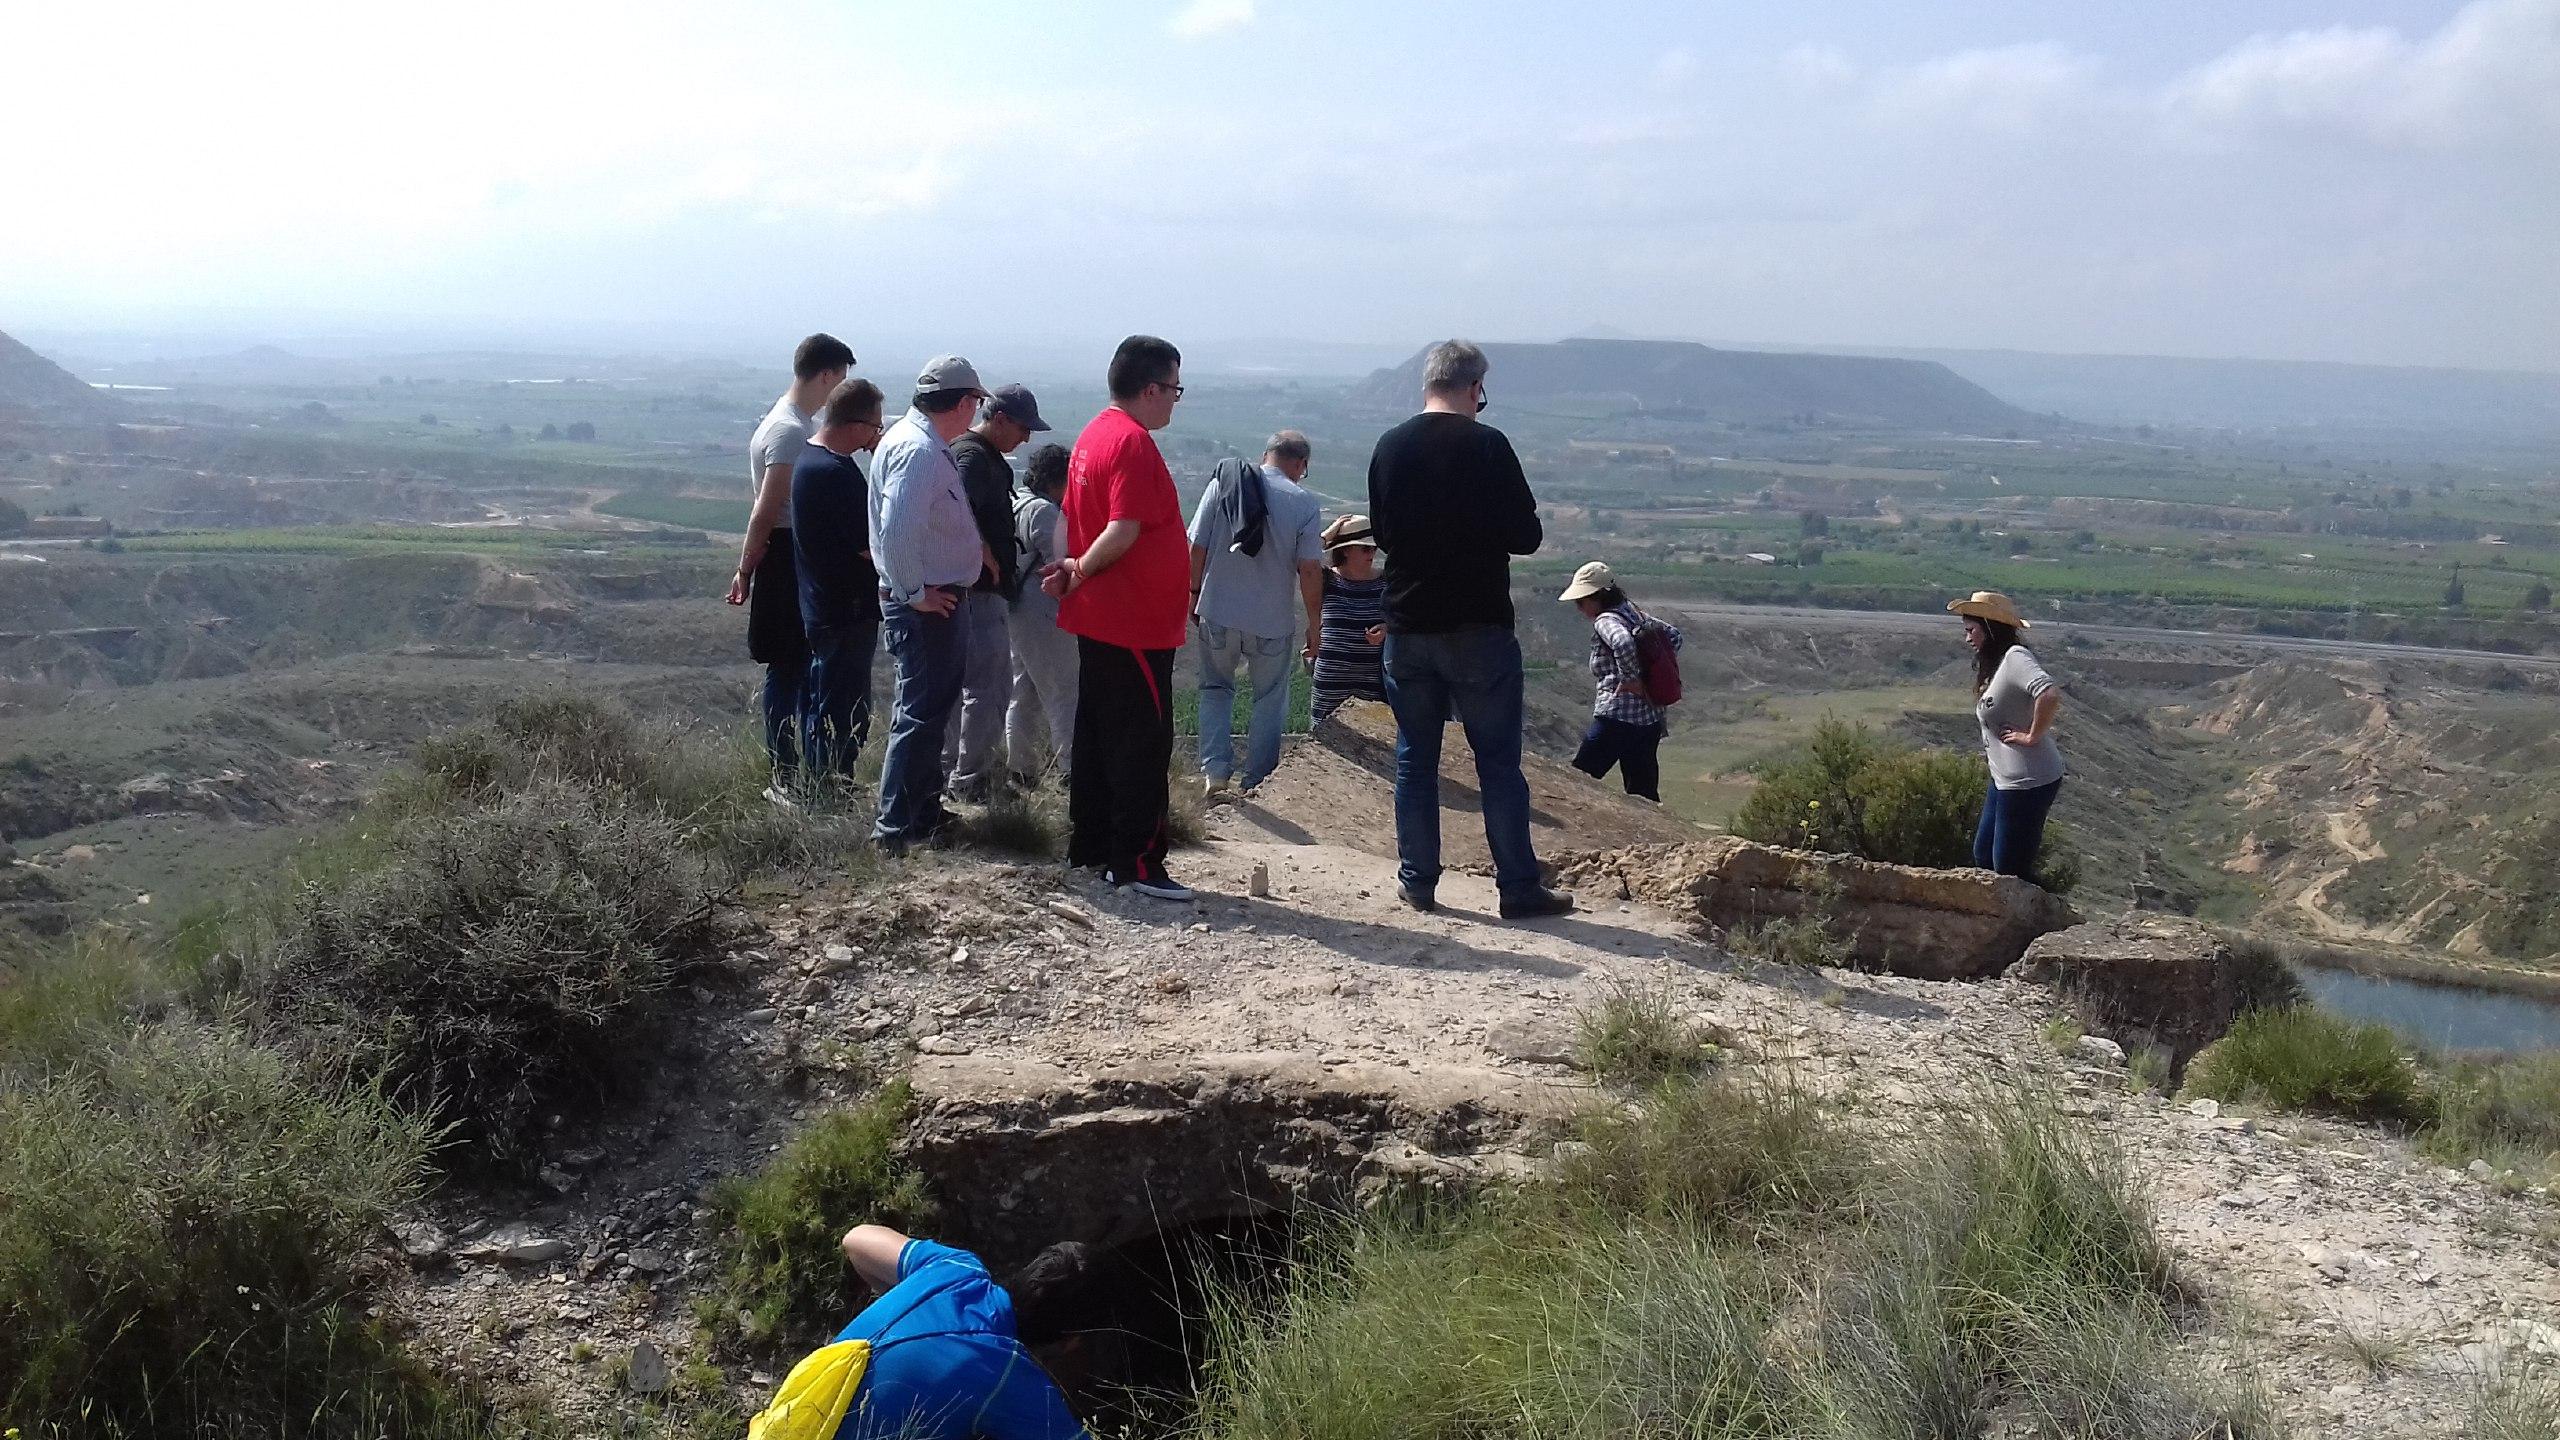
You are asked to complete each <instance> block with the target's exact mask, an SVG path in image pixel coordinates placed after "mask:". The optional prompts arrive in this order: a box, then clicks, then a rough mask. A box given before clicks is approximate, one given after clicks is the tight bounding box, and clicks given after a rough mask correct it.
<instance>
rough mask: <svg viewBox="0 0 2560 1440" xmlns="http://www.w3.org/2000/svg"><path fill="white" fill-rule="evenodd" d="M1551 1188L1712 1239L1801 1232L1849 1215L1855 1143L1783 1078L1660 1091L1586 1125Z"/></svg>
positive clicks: (1677, 1084)
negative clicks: (1731, 1233)
mask: <svg viewBox="0 0 2560 1440" xmlns="http://www.w3.org/2000/svg"><path fill="white" fill-rule="evenodd" d="M1582 1140H1583V1145H1582V1148H1580V1149H1579V1150H1575V1151H1572V1152H1568V1153H1569V1158H1568V1160H1567V1161H1566V1163H1565V1164H1564V1165H1563V1166H1562V1167H1561V1171H1560V1174H1559V1177H1558V1178H1559V1182H1560V1186H1561V1191H1562V1194H1563V1196H1564V1197H1565V1198H1566V1199H1567V1200H1568V1201H1570V1202H1574V1203H1581V1204H1587V1205H1592V1206H1596V1207H1597V1208H1598V1209H1599V1210H1600V1211H1601V1212H1603V1213H1608V1214H1616V1215H1627V1216H1643V1217H1650V1218H1654V1219H1659V1220H1666V1221H1673V1222H1677V1223H1680V1224H1683V1225H1688V1226H1693V1227H1697V1228H1700V1229H1705V1230H1711V1231H1724V1230H1738V1231H1750V1230H1755V1229H1763V1228H1768V1227H1771V1226H1776V1227H1780V1228H1788V1229H1804V1228H1808V1227H1811V1226H1814V1225H1818V1224H1820V1223H1822V1222H1825V1221H1827V1220H1829V1219H1831V1218H1834V1217H1837V1216H1840V1215H1842V1214H1845V1213H1847V1212H1848V1211H1849V1210H1850V1209H1851V1208H1852V1207H1854V1206H1855V1205H1856V1204H1858V1203H1859V1198H1860V1186H1861V1182H1862V1179H1863V1178H1864V1174H1863V1172H1864V1170H1865V1169H1866V1166H1865V1164H1864V1155H1863V1147H1862V1145H1861V1144H1860V1142H1859V1141H1858V1140H1857V1139H1856V1138H1855V1137H1853V1136H1851V1135H1850V1134H1849V1133H1848V1132H1846V1131H1845V1130H1843V1129H1842V1128H1841V1127H1840V1126H1839V1125H1837V1124H1836V1123H1834V1122H1833V1121H1832V1120H1831V1118H1830V1117H1828V1116H1826V1115H1825V1114H1824V1113H1823V1111H1822V1108H1821V1105H1820V1103H1819V1102H1818V1101H1816V1100H1815V1099H1814V1097H1813V1096H1812V1095H1811V1094H1810V1093H1808V1092H1806V1091H1805V1090H1803V1089H1801V1088H1800V1087H1798V1086H1797V1085H1796V1084H1795V1083H1794V1082H1793V1081H1792V1080H1790V1079H1788V1078H1787V1077H1785V1076H1782V1075H1776V1074H1769V1073H1759V1072H1755V1073H1752V1074H1749V1075H1726V1074H1722V1073H1719V1074H1715V1075H1712V1076H1710V1077H1709V1078H1707V1079H1705V1080H1701V1081H1678V1080H1674V1081H1669V1082H1665V1083H1663V1084H1660V1085H1658V1086H1656V1087H1655V1088H1654V1089H1653V1090H1652V1091H1651V1092H1649V1093H1648V1094H1647V1095H1646V1096H1645V1097H1644V1098H1643V1099H1642V1100H1641V1101H1640V1102H1639V1103H1637V1104H1636V1105H1634V1106H1632V1107H1626V1108H1621V1109H1617V1110H1613V1111H1608V1112H1604V1113H1603V1114H1601V1115H1599V1116H1597V1117H1595V1118H1593V1119H1591V1120H1590V1121H1588V1122H1587V1123H1586V1124H1585V1125H1584V1126H1583V1130H1582Z"/></svg>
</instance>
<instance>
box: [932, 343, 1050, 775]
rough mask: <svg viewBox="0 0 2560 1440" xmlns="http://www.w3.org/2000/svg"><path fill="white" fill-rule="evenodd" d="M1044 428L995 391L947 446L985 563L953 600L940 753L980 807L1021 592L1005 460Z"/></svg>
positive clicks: (1035, 406) (1011, 392)
mask: <svg viewBox="0 0 2560 1440" xmlns="http://www.w3.org/2000/svg"><path fill="white" fill-rule="evenodd" d="M1048 428H1049V422H1048V421H1046V420H1043V419H1041V418H1040V402H1039V401H1038V400H1035V399H1033V398H1032V395H1031V392H1030V391H1029V390H1027V389H1024V388H1023V387H1022V386H1020V385H999V386H997V387H996V390H995V393H994V394H993V395H990V396H988V397H987V403H986V404H985V405H983V406H981V407H979V410H978V423H977V424H975V425H973V426H971V427H969V433H968V434H966V435H963V436H961V437H960V438H959V439H957V440H954V441H952V442H951V458H952V460H953V461H954V462H956V463H957V464H958V465H959V467H960V484H961V487H962V488H963V489H964V490H966V491H967V492H968V495H969V513H970V515H971V516H972V518H974V519H975V520H976V521H977V524H978V538H979V539H980V540H981V541H983V542H984V543H985V544H986V547H987V554H988V556H989V557H990V559H991V560H992V562H993V563H992V564H990V565H989V566H988V568H987V570H986V571H985V572H984V573H983V574H981V575H979V577H978V580H977V583H976V584H974V585H972V586H970V587H969V593H968V594H967V595H965V596H962V597H961V600H960V628H961V631H962V632H963V634H964V635H965V637H966V638H965V640H964V641H963V644H964V646H965V648H966V649H967V651H968V656H969V659H968V664H967V666H966V667H965V670H964V672H963V673H962V675H961V678H960V714H959V718H958V720H957V722H956V723H954V724H953V725H952V726H951V735H950V739H949V740H948V741H946V742H945V743H944V745H943V749H942V763H943V764H944V766H945V767H947V768H948V769H949V770H950V772H951V793H952V794H953V795H954V796H955V797H957V798H959V799H962V800H984V799H986V798H987V797H988V795H990V794H991V793H992V792H993V790H994V788H995V779H996V772H997V771H998V770H999V769H1001V768H1003V767H1002V762H1001V761H999V760H998V759H997V757H996V747H997V746H998V745H999V744H1001V743H1002V742H1003V740H1004V712H1005V706H1006V704H1007V703H1008V702H1009V701H1010V700H1011V699H1012V696H1013V646H1012V644H1011V642H1010V641H1009V640H1008V639H1007V638H1006V632H1005V615H1006V613H1007V611H1008V609H1009V608H1010V605H1011V602H1012V601H1013V599H1014V597H1015V596H1017V595H1019V594H1020V593H1021V591H1022V584H1023V580H1024V576H1023V573H1022V556H1021V554H1020V552H1019V551H1018V550H1017V549H1016V547H1015V545H1014V534H1013V465H1012V463H1011V462H1010V461H1008V460H1006V459H1005V457H1006V456H1008V455H1011V454H1012V453H1013V452H1014V451H1016V450H1018V449H1020V448H1022V443H1023V442H1024V441H1026V440H1028V439H1030V438H1031V437H1032V436H1033V435H1035V434H1038V433H1039V432H1040V431H1043V430H1046V429H1048Z"/></svg>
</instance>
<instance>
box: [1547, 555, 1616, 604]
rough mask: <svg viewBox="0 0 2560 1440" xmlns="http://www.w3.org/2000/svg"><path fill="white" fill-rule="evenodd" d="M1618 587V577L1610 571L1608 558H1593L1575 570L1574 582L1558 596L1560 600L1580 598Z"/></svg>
mask: <svg viewBox="0 0 2560 1440" xmlns="http://www.w3.org/2000/svg"><path fill="white" fill-rule="evenodd" d="M1617 588H1618V577H1617V576H1616V575H1614V574H1612V573H1610V570H1609V562H1608V561H1606V560H1593V561H1591V562H1589V563H1588V564H1585V565H1584V566H1583V567H1582V568H1581V569H1579V570H1576V571H1574V572H1573V583H1572V584H1570V585H1567V586H1566V587H1564V593H1563V594H1561V595H1559V596H1557V597H1556V598H1557V599H1559V600H1580V599H1584V598H1585V597H1588V596H1592V595H1597V594H1599V593H1600V592H1601V591H1603V590H1615V589H1617Z"/></svg>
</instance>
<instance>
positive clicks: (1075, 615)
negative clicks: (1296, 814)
mask: <svg viewBox="0 0 2560 1440" xmlns="http://www.w3.org/2000/svg"><path fill="white" fill-rule="evenodd" d="M1110 381H1111V405H1110V407H1109V408H1108V409H1106V410H1104V411H1103V412H1102V413H1101V414H1099V415H1096V416H1095V417H1093V422H1092V423H1091V424H1089V425H1087V426H1085V427H1084V433H1083V434H1081V435H1078V436H1077V437H1076V448H1075V453H1074V455H1073V456H1072V457H1070V458H1069V459H1068V461H1067V493H1066V496H1065V498H1064V499H1063V500H1061V501H1060V502H1059V505H1060V508H1061V509H1063V510H1064V511H1065V512H1066V517H1067V558H1065V559H1063V560H1061V561H1059V562H1058V563H1057V564H1056V565H1055V566H1053V567H1051V569H1050V571H1049V574H1048V575H1047V576H1045V577H1043V579H1042V581H1041V584H1042V586H1043V588H1045V589H1047V590H1048V592H1049V593H1050V594H1052V595H1056V596H1058V597H1060V598H1059V601H1058V628H1060V629H1062V630H1065V631H1067V632H1068V633H1070V634H1072V635H1074V636H1075V637H1076V658H1077V677H1078V684H1079V686H1080V688H1079V689H1078V691H1077V693H1076V730H1075V741H1074V745H1073V750H1072V753H1073V754H1074V755H1075V764H1074V765H1073V766H1072V767H1071V768H1070V769H1069V771H1068V777H1067V822H1068V838H1067V863H1068V864H1070V865H1099V866H1101V867H1102V869H1103V878H1104V879H1106V880H1108V881H1110V882H1111V883H1112V884H1113V885H1123V886H1127V887H1128V888H1130V889H1132V890H1135V891H1137V892H1138V893H1139V894H1141V895H1152V896H1154V897H1155V898H1157V899H1159V900H1188V899H1190V898H1191V892H1190V891H1189V890H1188V889H1186V888H1184V887H1183V886H1182V885H1181V884H1179V883H1177V882H1176V881H1175V880H1174V878H1173V877H1172V876H1171V875H1169V874H1167V873H1165V868H1164V855H1165V850H1166V847H1167V842H1168V839H1169V837H1168V835H1167V833H1166V828H1165V814H1166V811H1167V809H1168V808H1169V806H1170V803H1171V795H1170V792H1169V788H1168V781H1167V775H1166V769H1167V767H1168V766H1169V765H1170V764H1171V762H1172V760H1173V652H1174V651H1176V650H1178V649H1180V648H1181V647H1182V641H1183V634H1184V630H1185V628H1186V626H1185V614H1186V612H1187V611H1188V610H1189V608H1190V602H1191V541H1190V536H1189V533H1188V532H1187V531H1186V530H1185V529H1184V528H1183V523H1182V497H1181V496H1180V495H1178V494H1176V493H1174V488H1173V472H1172V471H1171V470H1168V469H1166V468H1165V463H1164V452H1163V451H1161V450H1158V449H1157V448H1156V441H1155V436H1154V435H1153V434H1152V433H1150V432H1152V431H1156V430H1161V429H1163V428H1164V427H1165V426H1167V425H1170V424H1172V423H1173V407H1174V403H1175V402H1176V401H1178V400H1180V399H1181V398H1182V352H1181V351H1179V350H1176V349H1174V348H1173V346H1171V345H1169V344H1167V343H1166V342H1164V341H1162V340H1159V339H1157V338H1156V337H1155V336H1153V335H1132V336H1130V337H1129V338H1128V339H1126V340H1123V341H1121V342H1120V348H1119V350H1118V351H1117V352H1116V353H1114V354H1113V355H1112V357H1111V373H1110Z"/></svg>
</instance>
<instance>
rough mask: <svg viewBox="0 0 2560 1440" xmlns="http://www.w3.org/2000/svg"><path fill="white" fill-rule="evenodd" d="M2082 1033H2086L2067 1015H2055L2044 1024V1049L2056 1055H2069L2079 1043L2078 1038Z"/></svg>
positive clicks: (2078, 1023) (2077, 1022)
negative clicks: (2072, 1048)
mask: <svg viewBox="0 0 2560 1440" xmlns="http://www.w3.org/2000/svg"><path fill="white" fill-rule="evenodd" d="M2084 1033H2086V1032H2084V1031H2082V1030H2081V1028H2080V1022H2079V1021H2077V1020H2074V1019H2072V1018H2071V1017H2070V1016H2068V1015H2056V1016H2055V1017H2053V1018H2052V1019H2050V1020H2047V1021H2046V1022H2044V1031H2043V1034H2044V1043H2045V1048H2046V1049H2048V1050H2051V1051H2052V1052H2053V1053H2054V1054H2056V1055H2066V1054H2069V1053H2070V1051H2071V1047H2072V1046H2074V1045H2077V1044H2079V1043H2080V1037H2081V1035H2082V1034H2084Z"/></svg>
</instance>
